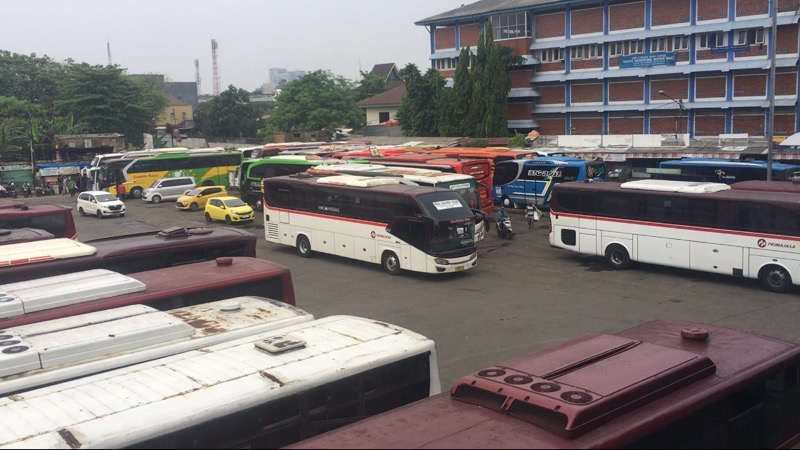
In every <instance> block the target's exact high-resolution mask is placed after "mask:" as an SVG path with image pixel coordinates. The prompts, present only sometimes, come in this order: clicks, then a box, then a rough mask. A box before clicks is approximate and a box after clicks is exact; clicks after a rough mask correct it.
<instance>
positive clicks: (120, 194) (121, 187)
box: [117, 181, 125, 203]
mask: <svg viewBox="0 0 800 450" xmlns="http://www.w3.org/2000/svg"><path fill="white" fill-rule="evenodd" d="M117 198H118V199H119V201H121V202H123V203H125V183H123V182H122V181H119V182H117Z"/></svg>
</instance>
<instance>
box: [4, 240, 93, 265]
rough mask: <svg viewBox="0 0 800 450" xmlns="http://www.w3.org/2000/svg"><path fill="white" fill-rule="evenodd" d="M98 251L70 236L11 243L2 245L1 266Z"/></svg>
mask: <svg viewBox="0 0 800 450" xmlns="http://www.w3.org/2000/svg"><path fill="white" fill-rule="evenodd" d="M96 251H97V250H96V249H95V248H94V247H92V246H91V245H86V244H83V243H80V242H78V241H73V240H72V239H68V238H57V239H47V240H44V241H34V242H22V243H19V244H9V245H3V246H0V267H3V266H18V265H21V264H33V263H37V262H43V261H51V260H54V259H67V258H76V257H78V256H88V255H94V254H95V252H96Z"/></svg>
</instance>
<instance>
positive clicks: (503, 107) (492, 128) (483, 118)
mask: <svg viewBox="0 0 800 450" xmlns="http://www.w3.org/2000/svg"><path fill="white" fill-rule="evenodd" d="M492 35H493V30H492V22H491V21H488V22H487V23H486V25H484V28H483V30H482V31H481V33H480V34H479V35H478V51H477V54H476V56H475V67H474V68H473V71H472V79H473V82H474V90H473V92H472V94H473V96H472V99H473V102H472V107H471V109H470V118H471V120H472V122H473V124H474V125H475V128H474V132H473V136H475V137H497V136H506V135H508V113H507V102H508V92H509V90H510V89H511V79H510V77H509V75H508V68H507V67H505V66H503V65H502V58H501V52H500V49H499V47H498V46H497V44H495V42H494V39H493V36H492Z"/></svg>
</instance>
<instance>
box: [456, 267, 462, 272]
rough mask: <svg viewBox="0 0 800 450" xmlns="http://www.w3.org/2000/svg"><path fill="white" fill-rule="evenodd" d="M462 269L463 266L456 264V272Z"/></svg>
mask: <svg viewBox="0 0 800 450" xmlns="http://www.w3.org/2000/svg"><path fill="white" fill-rule="evenodd" d="M462 270H464V266H456V272H461V271H462Z"/></svg>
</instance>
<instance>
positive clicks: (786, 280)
mask: <svg viewBox="0 0 800 450" xmlns="http://www.w3.org/2000/svg"><path fill="white" fill-rule="evenodd" d="M758 280H759V281H761V285H762V286H764V287H765V288H766V289H767V290H768V291H771V292H778V293H786V292H789V291H790V290H791V288H792V276H791V275H789V272H787V271H786V269H784V268H783V267H781V266H766V267H764V268H763V269H761V272H759V273H758Z"/></svg>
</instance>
